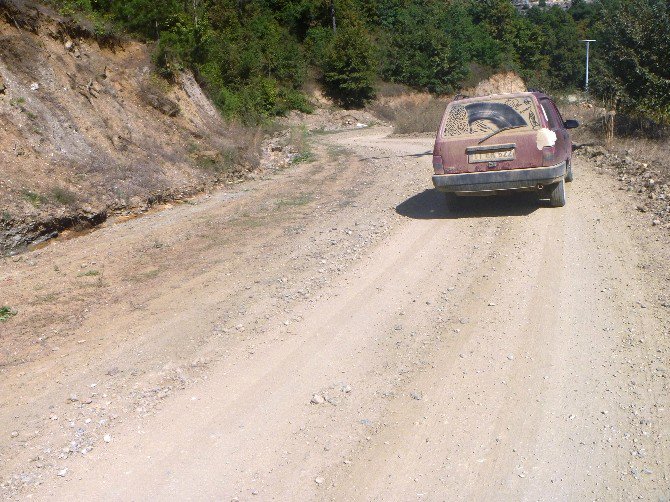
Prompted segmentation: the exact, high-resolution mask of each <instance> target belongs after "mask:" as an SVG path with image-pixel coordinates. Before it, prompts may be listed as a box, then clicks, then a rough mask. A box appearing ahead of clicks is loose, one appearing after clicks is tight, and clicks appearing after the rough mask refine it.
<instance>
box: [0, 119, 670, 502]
mask: <svg viewBox="0 0 670 502" xmlns="http://www.w3.org/2000/svg"><path fill="white" fill-rule="evenodd" d="M388 132H389V131H388V130H385V129H370V130H366V131H351V132H345V133H338V134H330V135H321V136H315V137H314V141H315V145H316V146H315V148H316V152H317V157H318V159H319V160H318V161H316V162H313V163H310V164H300V165H297V166H294V167H292V168H290V169H288V170H286V171H282V172H278V173H274V174H271V175H267V176H266V177H265V178H264V179H260V180H257V181H253V182H250V183H248V184H244V185H239V186H238V187H237V188H238V189H236V190H229V191H223V192H218V193H215V194H212V195H211V196H210V197H207V198H201V199H197V200H195V201H194V202H193V203H192V204H184V205H179V206H176V207H173V208H171V209H169V210H165V211H161V212H157V213H154V214H150V215H147V216H145V217H143V218H139V219H136V220H132V221H128V222H125V223H123V224H118V225H110V226H108V227H106V228H102V229H100V230H98V231H96V232H94V233H92V234H90V235H87V236H84V237H80V238H77V239H73V240H70V241H66V242H58V243H56V244H54V245H51V246H48V247H46V248H44V249H41V250H38V251H33V252H31V253H27V254H25V255H23V256H22V257H21V258H20V259H17V258H14V259H7V260H5V261H3V262H2V264H1V268H0V285H1V287H2V302H0V303H6V304H9V305H11V306H12V307H15V308H16V310H17V312H18V314H17V315H16V316H15V317H13V318H12V319H11V320H10V321H8V322H6V323H2V324H0V330H1V331H0V333H1V336H0V343H1V345H0V349H1V350H2V352H1V357H2V367H1V370H0V371H1V374H0V376H2V384H0V385H1V386H2V392H0V428H1V431H0V448H1V450H0V462H1V465H2V467H0V469H1V470H2V471H1V474H2V481H3V484H2V492H0V493H2V494H3V496H5V497H6V498H7V499H11V498H23V497H24V496H26V495H30V496H31V497H32V499H33V500H68V499H70V500H71V499H75V498H76V499H80V500H337V501H340V500H379V501H387V500H403V501H404V500H630V499H637V498H641V499H644V500H665V499H666V498H667V497H668V496H670V491H669V490H668V488H667V486H668V478H667V477H668V473H669V471H670V464H669V463H668V451H669V450H668V447H669V442H668V432H670V430H669V424H670V419H669V418H668V405H670V403H668V389H667V372H668V368H669V367H670V366H668V355H669V354H670V352H668V349H669V347H668V334H669V333H668V329H669V323H668V317H669V316H668V309H667V307H665V306H663V305H664V304H665V305H667V303H665V302H666V301H668V299H667V298H666V297H665V296H664V295H666V289H667V285H668V280H670V276H669V275H668V273H669V272H668V269H667V263H668V261H667V259H668V254H669V253H668V249H669V248H668V246H667V239H666V237H667V236H665V235H663V234H662V233H661V232H662V231H659V230H658V229H656V228H654V229H651V227H648V226H647V225H644V222H643V220H642V218H643V216H642V215H639V214H635V213H634V211H632V210H631V208H632V207H634V206H633V202H632V201H631V199H629V198H628V196H627V194H625V193H624V192H621V191H617V190H616V186H615V184H614V183H615V182H614V181H613V180H612V179H611V178H610V177H608V176H607V175H602V174H600V173H597V172H596V171H595V169H594V168H593V166H591V165H589V164H587V163H585V162H582V161H580V160H577V161H576V163H575V166H574V167H575V172H576V180H575V182H574V183H572V184H571V185H570V186H569V191H568V205H567V206H566V207H565V208H561V209H551V208H548V207H543V206H542V205H538V204H537V203H536V202H535V201H534V200H533V199H532V198H525V197H519V198H504V197H503V198H498V199H488V198H486V199H476V200H473V201H472V202H471V203H467V204H465V205H464V207H463V208H461V209H460V210H458V211H457V212H450V211H448V210H447V209H446V208H445V207H444V204H443V201H442V198H441V197H440V195H439V194H436V193H434V192H433V191H432V190H430V189H429V185H430V169H431V167H430V160H431V158H430V150H431V147H432V139H431V138H427V137H426V138H392V137H386V136H387V134H388Z"/></svg>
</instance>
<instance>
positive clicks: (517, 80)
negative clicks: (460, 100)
mask: <svg viewBox="0 0 670 502" xmlns="http://www.w3.org/2000/svg"><path fill="white" fill-rule="evenodd" d="M526 90H527V88H526V84H525V83H524V81H523V80H522V79H521V77H519V75H517V74H516V73H514V72H512V71H509V72H505V73H496V74H495V75H493V76H491V77H490V78H487V79H486V80H482V81H481V82H479V84H477V86H476V87H475V88H474V89H470V90H467V91H465V92H464V94H465V95H467V96H488V95H489V94H507V93H510V92H525V91H526Z"/></svg>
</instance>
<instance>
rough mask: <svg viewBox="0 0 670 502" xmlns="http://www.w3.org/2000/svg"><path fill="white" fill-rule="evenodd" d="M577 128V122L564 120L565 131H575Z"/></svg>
mask: <svg viewBox="0 0 670 502" xmlns="http://www.w3.org/2000/svg"><path fill="white" fill-rule="evenodd" d="M578 127H579V122H577V121H576V120H566V121H565V128H566V129H577V128H578Z"/></svg>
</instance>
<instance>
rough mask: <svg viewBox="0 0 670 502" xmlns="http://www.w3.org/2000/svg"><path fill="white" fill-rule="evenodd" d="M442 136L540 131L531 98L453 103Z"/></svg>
mask: <svg viewBox="0 0 670 502" xmlns="http://www.w3.org/2000/svg"><path fill="white" fill-rule="evenodd" d="M447 113H448V116H447V120H446V122H445V124H444V130H443V131H442V134H443V136H445V137H447V138H450V137H455V136H470V135H477V136H480V135H485V134H489V133H492V132H495V131H498V130H500V129H505V128H518V129H539V128H540V121H539V120H538V115H537V109H536V108H535V102H534V101H533V100H532V99H531V98H529V97H520V98H504V99H490V100H481V101H474V102H469V103H458V102H457V103H454V104H452V105H451V107H450V108H449V110H448V112H447Z"/></svg>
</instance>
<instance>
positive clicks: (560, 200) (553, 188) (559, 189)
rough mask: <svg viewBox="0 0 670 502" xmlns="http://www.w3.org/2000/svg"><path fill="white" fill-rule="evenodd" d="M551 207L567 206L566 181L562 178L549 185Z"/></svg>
mask: <svg viewBox="0 0 670 502" xmlns="http://www.w3.org/2000/svg"><path fill="white" fill-rule="evenodd" d="M548 190H549V203H550V204H551V207H563V206H565V181H564V180H561V181H559V182H558V183H554V184H553V185H550V186H549V187H548Z"/></svg>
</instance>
